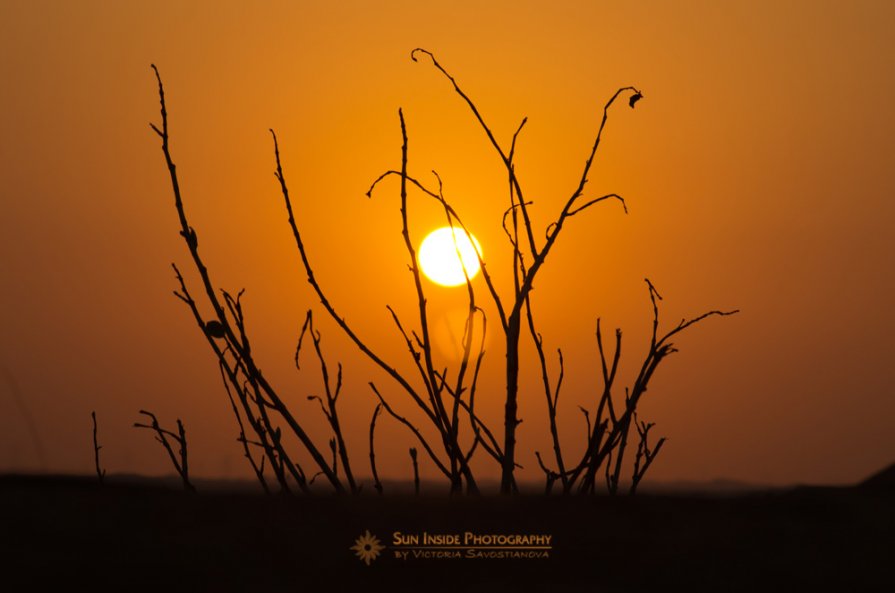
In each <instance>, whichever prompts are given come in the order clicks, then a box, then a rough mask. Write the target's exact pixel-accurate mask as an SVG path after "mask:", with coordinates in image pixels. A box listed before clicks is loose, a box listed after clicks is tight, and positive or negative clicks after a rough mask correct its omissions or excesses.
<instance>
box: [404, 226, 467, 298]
mask: <svg viewBox="0 0 895 593" xmlns="http://www.w3.org/2000/svg"><path fill="white" fill-rule="evenodd" d="M476 252H478V254H476ZM481 254H482V246H481V245H480V244H479V242H478V240H477V239H476V238H475V236H474V235H471V234H467V233H466V232H465V231H463V229H461V228H457V227H453V228H451V227H448V226H446V227H441V228H440V229H436V230H434V231H432V232H431V233H429V234H428V235H426V238H425V239H423V242H422V243H421V244H420V248H419V254H418V255H417V258H418V260H419V263H420V268H422V270H423V274H425V275H426V277H427V278H428V279H429V280H431V281H432V282H434V283H436V284H440V285H442V286H459V285H461V284H465V283H466V276H467V275H468V276H469V278H470V279H472V278H474V277H475V275H476V274H478V273H479V269H480V266H479V256H480V255H481ZM464 268H465V269H466V274H464V273H463V270H464Z"/></svg>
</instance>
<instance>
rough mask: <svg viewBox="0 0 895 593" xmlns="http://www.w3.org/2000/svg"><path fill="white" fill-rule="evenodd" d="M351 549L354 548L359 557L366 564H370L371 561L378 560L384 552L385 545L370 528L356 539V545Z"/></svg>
mask: <svg viewBox="0 0 895 593" xmlns="http://www.w3.org/2000/svg"><path fill="white" fill-rule="evenodd" d="M350 549H351V550H354V553H355V554H357V557H358V558H360V559H361V561H363V562H364V564H366V565H367V566H370V563H371V562H373V561H374V560H376V558H377V557H378V556H379V554H380V553H382V550H384V549H385V546H383V545H382V544H381V543H380V542H379V540H378V539H377V538H376V536H375V535H373V534H372V533H370V530H369V529H368V530H367V532H366V533H365V534H363V535H362V536H360V537H359V538H357V540H355V542H354V545H353V546H351V548H350Z"/></svg>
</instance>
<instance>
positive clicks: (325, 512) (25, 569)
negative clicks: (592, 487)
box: [0, 476, 895, 593]
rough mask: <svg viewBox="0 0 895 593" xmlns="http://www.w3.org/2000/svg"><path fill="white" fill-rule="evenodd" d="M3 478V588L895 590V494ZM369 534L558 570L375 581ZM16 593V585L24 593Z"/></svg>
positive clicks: (408, 575)
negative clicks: (261, 490) (542, 547)
mask: <svg viewBox="0 0 895 593" xmlns="http://www.w3.org/2000/svg"><path fill="white" fill-rule="evenodd" d="M111 482H112V483H111V484H107V485H106V486H105V487H100V486H99V485H98V484H97V482H96V480H95V479H88V478H71V477H27V476H5V477H0V535H2V546H0V567H2V568H3V573H4V576H3V578H2V579H0V591H20V590H23V589H25V588H26V587H27V589H25V590H27V591H42V590H55V589H62V590H66V591H68V590H92V591H107V590H108V591H113V590H114V591H133V590H155V591H164V592H167V591H186V590H190V591H214V592H221V591H264V592H267V591H290V592H300V591H323V590H331V591H360V592H365V591H419V592H426V591H452V592H454V593H468V592H474V591H488V592H489V593H493V592H495V591H510V590H512V591H594V592H603V591H607V592H611V591H717V592H727V591H731V592H732V591H842V592H851V591H895V579H893V576H892V572H891V567H892V566H893V565H895V490H892V489H890V488H869V487H864V488H799V489H792V490H786V491H771V492H760V493H751V494H740V495H736V496H730V495H726V496H718V495H714V496H708V495H705V496H698V495H667V494H665V495H638V496H637V497H636V498H633V499H632V498H629V497H619V498H609V497H593V498H579V497H565V498H563V497H559V496H554V497H551V498H546V497H541V496H525V497H521V498H514V499H504V498H498V497H484V498H478V499H462V498H461V499H453V500H451V499H448V498H431V497H430V498H415V497H412V496H402V497H384V498H380V497H375V496H364V497H360V498H350V497H344V498H335V497H320V498H306V497H300V498H293V499H287V498H283V497H278V496H272V497H266V496H264V495H261V494H253V493H246V492H242V493H240V492H235V491H230V492H226V491H216V492H210V491H206V492H200V493H199V494H198V495H188V494H185V493H183V492H181V491H177V490H173V489H170V488H165V487H160V486H153V485H148V484H122V483H119V484H117V485H116V484H115V480H114V479H113V480H112V481H111ZM366 530H370V531H371V532H372V533H373V534H374V535H377V536H378V537H379V539H380V540H382V541H383V543H385V544H390V543H391V538H392V533H393V532H395V531H401V532H404V533H413V532H422V531H427V532H429V533H458V532H460V533H462V532H463V531H467V530H468V531H474V532H477V533H501V534H515V533H546V534H549V535H552V536H553V544H554V549H553V551H552V552H551V556H550V557H549V558H547V559H438V560H436V559H430V560H420V559H417V560H406V561H402V560H399V559H397V558H395V557H394V554H393V552H392V551H391V550H388V549H387V550H385V552H384V553H383V555H382V556H380V557H379V558H378V559H377V560H375V561H374V562H372V563H371V565H369V566H367V565H365V564H364V563H362V562H360V561H359V559H358V558H357V557H356V556H355V555H354V553H353V552H352V551H351V550H350V549H349V548H350V546H352V545H353V544H354V542H355V540H356V538H357V537H358V536H360V535H361V534H363V533H364V532H365V531H366ZM11 583H14V584H13V585H12V586H9V585H10V584H11Z"/></svg>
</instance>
